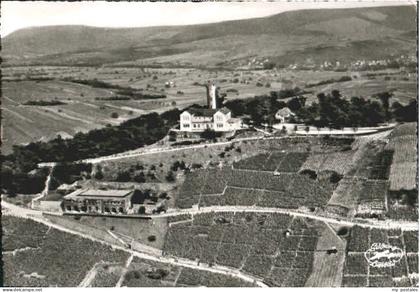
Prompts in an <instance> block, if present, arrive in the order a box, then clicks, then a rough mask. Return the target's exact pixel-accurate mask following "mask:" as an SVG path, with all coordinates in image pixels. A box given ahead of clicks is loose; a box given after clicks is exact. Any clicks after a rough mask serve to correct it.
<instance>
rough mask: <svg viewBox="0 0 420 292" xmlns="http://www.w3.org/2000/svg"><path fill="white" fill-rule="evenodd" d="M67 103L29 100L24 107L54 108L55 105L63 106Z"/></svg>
mask: <svg viewBox="0 0 420 292" xmlns="http://www.w3.org/2000/svg"><path fill="white" fill-rule="evenodd" d="M63 104H66V103H65V102H61V101H59V100H29V101H27V102H25V103H24V105H34V106H54V105H63Z"/></svg>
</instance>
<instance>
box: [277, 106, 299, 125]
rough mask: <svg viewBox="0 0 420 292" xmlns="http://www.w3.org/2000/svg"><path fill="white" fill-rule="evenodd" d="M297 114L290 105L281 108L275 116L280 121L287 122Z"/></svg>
mask: <svg viewBox="0 0 420 292" xmlns="http://www.w3.org/2000/svg"><path fill="white" fill-rule="evenodd" d="M294 116H296V115H295V113H294V112H292V111H291V110H290V109H289V108H288V107H284V108H282V109H279V110H278V111H277V113H276V115H275V118H276V119H277V120H279V121H280V123H286V122H288V121H289V119H290V118H292V117H294Z"/></svg>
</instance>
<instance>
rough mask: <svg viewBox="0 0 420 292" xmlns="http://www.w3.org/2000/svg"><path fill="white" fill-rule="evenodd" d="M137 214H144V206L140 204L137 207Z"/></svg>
mask: <svg viewBox="0 0 420 292" xmlns="http://www.w3.org/2000/svg"><path fill="white" fill-rule="evenodd" d="M139 214H146V207H144V206H140V207H139Z"/></svg>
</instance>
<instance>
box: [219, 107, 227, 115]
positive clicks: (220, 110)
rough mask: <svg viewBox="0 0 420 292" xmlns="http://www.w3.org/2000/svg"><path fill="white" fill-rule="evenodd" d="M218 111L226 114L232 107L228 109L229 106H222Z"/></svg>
mask: <svg viewBox="0 0 420 292" xmlns="http://www.w3.org/2000/svg"><path fill="white" fill-rule="evenodd" d="M218 112H221V113H223V114H225V115H226V114H228V113H230V109H228V108H227V107H222V108H221V109H219V110H218Z"/></svg>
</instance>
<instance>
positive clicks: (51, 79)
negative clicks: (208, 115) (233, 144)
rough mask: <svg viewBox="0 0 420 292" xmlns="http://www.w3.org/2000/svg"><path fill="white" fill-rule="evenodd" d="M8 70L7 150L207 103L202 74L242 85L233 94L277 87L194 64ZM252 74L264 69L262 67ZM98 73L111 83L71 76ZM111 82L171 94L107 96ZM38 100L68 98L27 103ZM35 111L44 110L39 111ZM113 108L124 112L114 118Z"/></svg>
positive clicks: (226, 84) (95, 75)
mask: <svg viewBox="0 0 420 292" xmlns="http://www.w3.org/2000/svg"><path fill="white" fill-rule="evenodd" d="M256 72H257V71H256ZM4 74H5V76H4V77H5V80H8V81H5V82H4V83H3V85H2V89H3V91H2V95H3V104H2V108H3V109H4V111H3V113H7V114H6V115H5V116H4V121H3V125H4V133H3V137H4V140H3V141H4V143H3V145H2V146H3V151H6V152H8V151H10V150H11V147H12V145H15V144H21V143H29V142H32V141H36V140H39V139H41V138H43V139H46V140H48V139H52V138H53V137H54V136H55V135H56V134H57V133H61V135H62V136H63V135H66V136H69V135H70V136H72V135H74V134H75V133H77V132H79V131H88V130H91V129H94V128H98V127H103V126H105V125H106V124H109V123H111V124H116V123H120V122H122V121H124V120H126V119H128V118H134V117H136V116H138V115H140V114H144V113H148V112H150V111H156V110H157V111H163V110H167V109H170V108H173V107H174V106H179V107H185V106H189V105H191V104H193V103H201V104H204V103H205V88H204V87H203V86H200V85H199V84H202V83H203V80H218V79H219V80H220V81H223V82H221V83H220V85H221V90H222V91H226V90H227V89H230V88H235V89H236V90H240V91H239V92H240V94H239V95H238V94H236V93H228V96H227V99H228V100H229V99H236V98H245V97H253V96H255V95H258V94H268V93H269V92H270V90H272V89H271V88H266V87H258V86H256V83H257V79H258V78H260V77H255V78H256V79H255V81H253V82H252V83H250V84H240V83H238V81H237V80H239V79H238V76H235V77H234V75H235V74H236V73H234V72H231V71H221V72H219V73H217V72H210V71H205V70H195V69H170V70H164V69H163V70H159V69H156V70H154V69H143V68H93V67H53V66H44V67H42V66H38V67H19V68H7V69H5V73H4ZM251 75H255V76H260V75H261V76H263V75H264V74H262V73H260V72H257V73H255V74H254V73H252V74H251ZM247 78H248V77H247ZM95 79H96V80H99V81H101V82H105V83H106V84H109V86H110V87H100V86H98V87H94V86H91V85H85V84H80V83H77V82H72V81H71V80H76V81H77V80H88V81H89V80H95ZM234 79H236V80H235V81H234ZM169 81H171V82H175V84H176V87H173V88H167V87H166V86H165V83H166V82H169ZM197 84H198V85H197ZM112 86H122V87H131V88H133V89H135V90H142V91H143V92H147V93H150V94H164V95H166V96H167V97H166V98H164V99H162V100H159V101H155V100H144V101H137V100H124V101H115V100H106V99H109V98H115V97H116V96H118V92H117V91H116V90H114V89H113V88H112ZM179 91H180V92H182V94H179V93H178V92H179ZM100 99H105V100H100ZM37 100H42V101H60V102H63V103H64V104H63V105H56V106H42V107H41V106H23V104H24V103H25V102H28V101H37ZM35 111H38V112H39V115H34V112H35ZM113 113H116V114H118V116H119V117H118V118H111V114H113ZM16 120H17V121H18V122H16ZM31 121H33V122H31ZM16 123H17V124H16Z"/></svg>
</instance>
